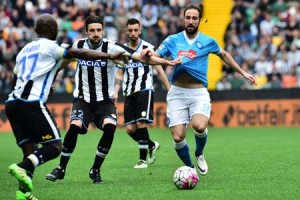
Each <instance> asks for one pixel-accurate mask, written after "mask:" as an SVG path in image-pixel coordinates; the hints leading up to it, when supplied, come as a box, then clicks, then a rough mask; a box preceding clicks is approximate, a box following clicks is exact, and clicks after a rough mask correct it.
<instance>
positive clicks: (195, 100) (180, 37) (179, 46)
mask: <svg viewBox="0 0 300 200" xmlns="http://www.w3.org/2000/svg"><path fill="white" fill-rule="evenodd" d="M183 14H184V28H185V30H184V31H182V32H180V33H177V34H174V35H170V36H168V37H167V38H166V39H165V40H164V41H163V42H162V44H161V45H160V46H159V48H158V50H157V51H156V52H154V53H152V52H151V51H149V50H147V49H145V50H144V51H143V52H142V54H143V55H144V54H145V55H146V54H148V55H156V56H159V57H169V56H170V57H172V58H177V57H180V58H181V61H182V63H181V64H179V65H177V66H175V68H174V73H173V76H172V80H171V88H170V90H169V92H168V95H167V117H168V125H169V128H170V130H171V133H172V137H173V141H174V148H175V150H176V152H177V154H178V156H179V158H180V159H181V160H182V161H183V163H184V164H185V165H187V166H190V167H193V166H194V165H193V163H192V161H191V158H190V154H189V147H188V144H187V143H186V140H185V137H186V127H187V125H188V124H189V123H191V126H192V128H193V129H194V134H195V141H196V150H195V156H196V160H197V166H198V169H199V172H200V174H201V175H205V174H207V172H208V166H207V163H206V160H205V158H204V155H203V150H204V147H205V144H206V141H207V134H208V130H207V126H208V121H209V118H210V111H211V103H210V96H209V93H208V91H207V85H208V82H207V68H208V55H209V54H210V53H213V54H216V55H217V56H219V57H220V58H221V59H222V61H223V62H225V64H227V65H228V66H230V67H232V68H233V69H235V70H236V71H237V72H238V73H240V74H241V75H242V76H243V77H244V78H245V79H247V80H249V81H250V82H251V84H256V80H255V78H254V77H253V76H252V75H250V74H248V73H246V72H245V71H244V70H242V69H241V67H240V66H239V65H238V64H237V63H236V62H235V61H234V59H233V58H232V56H231V55H230V54H229V53H227V52H226V51H225V50H223V49H222V48H221V47H220V46H219V45H218V43H217V42H216V40H215V39H213V38H211V37H210V36H207V35H205V34H203V33H199V31H198V27H199V24H200V15H201V9H200V8H199V7H198V6H195V5H188V6H187V7H186V8H185V10H184V13H183Z"/></svg>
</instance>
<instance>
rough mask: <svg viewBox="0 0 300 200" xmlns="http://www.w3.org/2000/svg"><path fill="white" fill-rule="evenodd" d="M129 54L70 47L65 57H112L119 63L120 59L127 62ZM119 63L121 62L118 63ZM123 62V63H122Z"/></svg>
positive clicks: (88, 58) (111, 58)
mask: <svg viewBox="0 0 300 200" xmlns="http://www.w3.org/2000/svg"><path fill="white" fill-rule="evenodd" d="M128 56H129V54H128V53H127V54H126V53H124V52H118V53H116V54H108V53H103V52H101V51H95V50H89V49H75V48H69V49H68V50H67V53H66V55H65V58H81V59H86V60H98V59H110V60H113V61H114V62H116V63H118V62H119V61H123V62H127V60H128ZM118 64H119V63H118ZM120 64H121V63H120Z"/></svg>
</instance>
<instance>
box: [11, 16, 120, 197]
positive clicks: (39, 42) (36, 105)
mask: <svg viewBox="0 0 300 200" xmlns="http://www.w3.org/2000/svg"><path fill="white" fill-rule="evenodd" d="M35 31H36V33H37V36H38V38H37V39H36V40H34V41H32V42H30V43H29V44H27V45H26V46H25V47H24V48H23V49H22V50H21V51H20V52H19V53H18V55H17V58H16V66H15V68H14V81H13V86H14V89H13V91H12V92H11V93H10V94H9V96H8V99H7V101H6V102H5V112H6V115H7V117H8V120H9V122H10V125H11V127H12V130H13V133H14V136H15V138H16V142H17V144H18V146H19V147H20V148H21V149H22V151H23V156H24V157H23V161H21V162H19V163H17V164H12V165H10V166H9V167H8V171H9V173H10V174H11V175H13V176H15V177H16V178H17V179H18V180H19V183H20V184H19V189H18V190H17V192H16V198H17V199H20V200H21V199H36V198H35V197H34V196H33V195H32V189H33V184H32V177H33V173H34V170H35V168H36V167H37V166H39V165H41V164H44V163H46V162H48V161H49V160H52V159H54V158H56V157H57V156H59V154H60V152H61V148H62V144H61V137H60V132H59V130H58V128H57V126H56V123H55V121H54V119H53V118H52V116H51V113H50V111H49V110H48V109H47V107H46V102H47V99H48V95H49V93H50V90H51V85H52V83H53V81H54V79H55V75H56V73H57V71H58V65H57V62H58V61H59V60H61V59H62V58H71V57H80V58H83V59H95V60H97V59H117V58H118V57H119V56H120V55H121V53H119V54H116V55H110V54H107V53H102V52H99V51H98V52H97V51H93V50H84V49H73V48H67V49H66V48H62V47H60V46H59V45H58V44H57V43H56V42H55V41H54V40H55V39H56V36H57V32H58V26H57V23H56V21H55V19H54V18H53V17H52V16H51V15H49V14H43V15H40V16H39V17H38V18H37V21H36V27H35ZM37 144H41V145H42V147H41V148H37Z"/></svg>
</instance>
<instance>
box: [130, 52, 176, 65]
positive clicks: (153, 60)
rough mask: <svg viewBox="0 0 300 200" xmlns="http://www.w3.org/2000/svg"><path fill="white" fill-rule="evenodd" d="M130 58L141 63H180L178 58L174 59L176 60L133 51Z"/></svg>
mask: <svg viewBox="0 0 300 200" xmlns="http://www.w3.org/2000/svg"><path fill="white" fill-rule="evenodd" d="M132 59H133V60H135V61H139V62H141V63H146V64H151V65H170V66H175V65H177V64H180V63H181V62H180V60H179V59H176V60H166V59H162V58H160V57H157V56H155V55H153V54H152V55H151V56H148V55H145V56H142V54H141V53H133V54H132Z"/></svg>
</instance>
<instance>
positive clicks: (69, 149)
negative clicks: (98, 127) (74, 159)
mask: <svg viewBox="0 0 300 200" xmlns="http://www.w3.org/2000/svg"><path fill="white" fill-rule="evenodd" d="M80 131H81V129H80V128H79V127H78V126H77V125H75V124H71V125H70V128H69V130H68V132H67V133H66V136H65V138H64V142H63V149H62V153H61V157H60V162H59V166H60V167H61V168H63V169H66V168H67V165H68V162H69V160H70V157H71V154H72V153H73V151H74V149H75V147H76V143H77V138H78V133H79V132H80Z"/></svg>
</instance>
